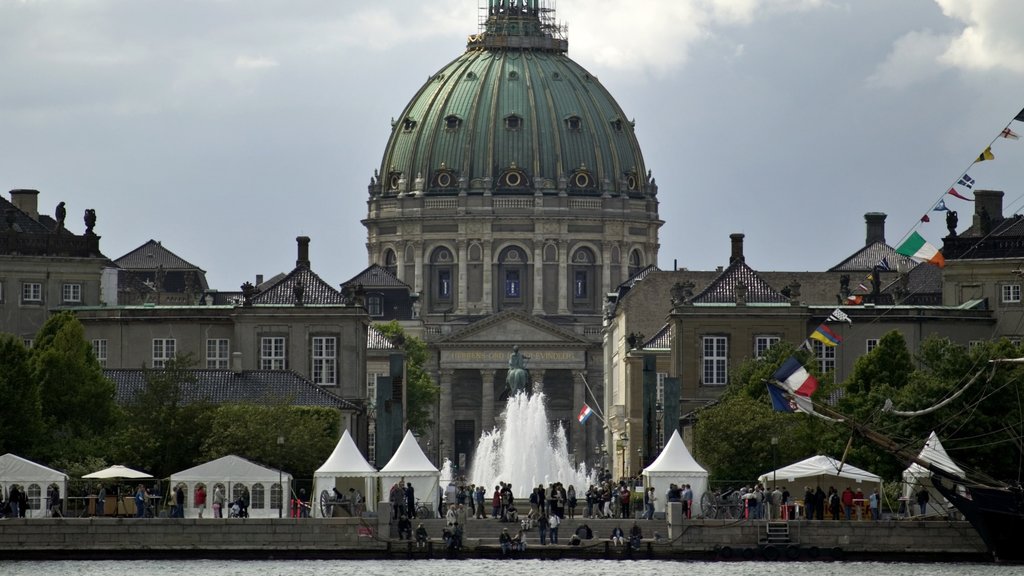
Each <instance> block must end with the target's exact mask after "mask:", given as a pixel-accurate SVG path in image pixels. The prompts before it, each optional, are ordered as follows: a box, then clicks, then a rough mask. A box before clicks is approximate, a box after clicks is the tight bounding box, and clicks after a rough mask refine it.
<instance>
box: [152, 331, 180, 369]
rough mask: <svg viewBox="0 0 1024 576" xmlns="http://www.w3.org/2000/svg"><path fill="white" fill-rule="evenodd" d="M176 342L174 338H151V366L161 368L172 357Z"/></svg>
mask: <svg viewBox="0 0 1024 576" xmlns="http://www.w3.org/2000/svg"><path fill="white" fill-rule="evenodd" d="M176 344H177V342H175V340H174V338H153V368H163V367H164V366H165V365H166V364H167V361H168V360H170V359H171V358H174V350H175V347H176Z"/></svg>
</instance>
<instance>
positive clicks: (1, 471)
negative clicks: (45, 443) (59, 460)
mask: <svg viewBox="0 0 1024 576" xmlns="http://www.w3.org/2000/svg"><path fill="white" fill-rule="evenodd" d="M51 484H56V485H57V486H59V487H60V497H61V499H62V501H63V502H67V494H68V475H67V474H65V473H63V472H59V471H57V470H54V469H53V468H47V467H46V466H43V465H42V464H36V463H35V462H33V461H31V460H26V459H24V458H22V457H21V456H15V455H14V454H4V455H3V456H0V491H2V492H3V497H4V501H5V502H6V501H7V496H8V494H9V493H10V490H11V486H14V485H17V486H18V488H19V490H24V491H25V497H26V498H27V500H28V507H27V508H28V509H27V510H25V518H45V517H47V516H49V513H48V512H49V510H48V509H49V505H48V504H47V502H46V492H47V489H48V488H49V487H50V485H51Z"/></svg>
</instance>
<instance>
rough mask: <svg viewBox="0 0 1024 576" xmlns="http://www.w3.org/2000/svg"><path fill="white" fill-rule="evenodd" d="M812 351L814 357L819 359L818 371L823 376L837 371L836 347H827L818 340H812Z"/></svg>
mask: <svg viewBox="0 0 1024 576" xmlns="http://www.w3.org/2000/svg"><path fill="white" fill-rule="evenodd" d="M811 349H812V350H813V351H814V356H815V357H816V358H817V359H818V370H819V371H820V372H821V373H822V374H827V373H828V372H832V371H833V370H835V369H836V347H835V346H825V345H824V344H822V343H821V342H818V341H817V340H811Z"/></svg>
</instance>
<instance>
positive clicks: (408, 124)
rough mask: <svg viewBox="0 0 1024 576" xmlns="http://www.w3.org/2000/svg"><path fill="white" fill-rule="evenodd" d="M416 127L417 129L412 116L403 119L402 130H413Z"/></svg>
mask: <svg viewBox="0 0 1024 576" xmlns="http://www.w3.org/2000/svg"><path fill="white" fill-rule="evenodd" d="M414 129H416V121H415V120H413V119H412V118H406V119H405V120H402V130H405V131H406V132H412V131H413V130H414Z"/></svg>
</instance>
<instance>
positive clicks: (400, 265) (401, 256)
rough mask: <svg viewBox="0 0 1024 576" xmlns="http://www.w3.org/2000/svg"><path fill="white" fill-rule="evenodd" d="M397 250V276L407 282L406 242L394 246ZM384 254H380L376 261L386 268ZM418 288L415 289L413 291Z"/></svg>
mask: <svg viewBox="0 0 1024 576" xmlns="http://www.w3.org/2000/svg"><path fill="white" fill-rule="evenodd" d="M394 250H395V276H398V279H399V280H401V281H402V282H405V242H396V243H395V246H394ZM382 256H383V255H382V254H378V255H377V258H376V261H377V262H378V263H379V264H380V265H381V266H384V258H383V257H382ZM415 289H416V288H415V287H414V288H413V290H415Z"/></svg>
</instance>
